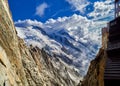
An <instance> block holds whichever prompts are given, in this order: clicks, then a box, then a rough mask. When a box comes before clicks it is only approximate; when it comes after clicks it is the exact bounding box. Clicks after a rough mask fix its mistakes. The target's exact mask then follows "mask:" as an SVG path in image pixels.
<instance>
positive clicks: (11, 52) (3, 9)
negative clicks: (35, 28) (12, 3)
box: [0, 0, 79, 86]
mask: <svg viewBox="0 0 120 86" xmlns="http://www.w3.org/2000/svg"><path fill="white" fill-rule="evenodd" d="M55 61H56V64H57V61H59V59H56V58H55V56H54V58H51V56H50V55H48V54H47V53H45V51H44V50H43V49H42V50H40V49H39V48H38V47H32V46H30V47H29V48H28V47H27V46H26V45H25V44H24V40H22V39H20V38H19V37H18V36H17V32H16V29H15V27H14V24H13V21H12V17H11V14H10V12H9V7H8V2H7V0H0V86H75V85H77V82H75V80H78V79H77V78H74V77H73V76H75V77H79V75H77V73H76V72H75V71H74V70H72V69H69V68H68V67H66V66H65V64H63V63H60V62H59V65H60V66H59V67H55V64H53V62H55ZM70 73H73V74H74V75H70Z"/></svg>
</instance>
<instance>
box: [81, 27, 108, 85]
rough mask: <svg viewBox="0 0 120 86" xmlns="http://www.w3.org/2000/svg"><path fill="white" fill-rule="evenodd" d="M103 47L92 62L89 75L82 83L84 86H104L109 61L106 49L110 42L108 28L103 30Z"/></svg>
mask: <svg viewBox="0 0 120 86" xmlns="http://www.w3.org/2000/svg"><path fill="white" fill-rule="evenodd" d="M104 29H105V31H104V32H103V31H102V47H101V48H100V50H99V52H98V54H97V56H96V58H95V59H94V60H92V61H91V63H90V66H89V69H88V72H87V75H86V76H85V77H84V80H83V81H82V86H104V69H105V63H106V59H107V54H106V48H107V41H108V31H107V28H103V29H102V30H104Z"/></svg>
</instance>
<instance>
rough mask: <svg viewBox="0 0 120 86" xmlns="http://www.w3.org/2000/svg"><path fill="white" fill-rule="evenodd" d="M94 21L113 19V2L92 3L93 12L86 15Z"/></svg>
mask: <svg viewBox="0 0 120 86" xmlns="http://www.w3.org/2000/svg"><path fill="white" fill-rule="evenodd" d="M88 16H89V17H93V19H94V20H99V19H105V18H109V19H110V18H111V19H112V18H113V16H114V3H113V0H105V1H96V2H94V11H92V12H91V13H89V14H88Z"/></svg>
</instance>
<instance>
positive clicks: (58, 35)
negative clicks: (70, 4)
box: [15, 15, 100, 76]
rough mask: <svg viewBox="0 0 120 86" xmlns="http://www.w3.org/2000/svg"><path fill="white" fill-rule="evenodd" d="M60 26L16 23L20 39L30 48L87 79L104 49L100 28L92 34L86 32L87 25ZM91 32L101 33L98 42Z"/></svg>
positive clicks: (27, 22) (32, 22)
mask: <svg viewBox="0 0 120 86" xmlns="http://www.w3.org/2000/svg"><path fill="white" fill-rule="evenodd" d="M73 17H74V15H73ZM77 22H78V21H77ZM69 23H70V22H68V24H69ZM81 23H86V24H87V21H86V20H84V19H83V20H82V21H81ZM66 24H67V23H66ZM57 25H58V26H57ZM57 25H54V24H53V25H51V24H48V23H46V24H44V25H43V24H42V23H41V22H38V21H32V20H24V21H19V22H16V23H15V26H16V29H17V32H18V36H20V37H21V38H23V39H25V42H26V44H27V45H33V46H38V47H39V48H41V49H42V48H43V49H44V50H45V51H46V52H47V53H48V54H49V55H51V56H54V55H56V57H57V58H59V59H60V60H61V61H62V62H63V63H64V64H66V65H67V66H69V67H72V68H73V69H75V70H76V71H77V72H78V73H79V74H80V75H83V76H84V75H85V74H86V72H87V69H88V65H89V62H90V61H91V60H92V59H93V58H94V57H95V55H96V53H97V51H98V49H99V47H100V39H99V38H100V32H99V31H100V29H96V30H95V31H92V30H93V29H91V30H90V31H91V32H90V31H87V30H85V28H86V26H82V25H81V27H80V25H79V26H77V27H73V28H67V26H66V27H62V25H63V26H64V23H63V24H61V22H59V23H57ZM84 25H85V24H84ZM72 26H74V24H73V25H72ZM87 28H88V26H87ZM85 31H86V32H85ZM93 32H94V33H93ZM91 33H92V34H97V35H96V38H95V39H96V40H94V38H92V37H91V36H90V35H91Z"/></svg>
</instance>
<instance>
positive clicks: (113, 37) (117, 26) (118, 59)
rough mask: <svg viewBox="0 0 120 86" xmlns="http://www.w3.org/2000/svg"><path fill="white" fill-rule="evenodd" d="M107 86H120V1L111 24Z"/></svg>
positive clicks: (106, 70) (105, 78)
mask: <svg viewBox="0 0 120 86" xmlns="http://www.w3.org/2000/svg"><path fill="white" fill-rule="evenodd" d="M108 28H109V35H108V43H107V50H106V52H107V56H108V58H107V61H106V66H105V72H104V83H105V86H116V84H118V85H117V86H120V0H115V19H114V20H112V21H110V22H109V27H108Z"/></svg>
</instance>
